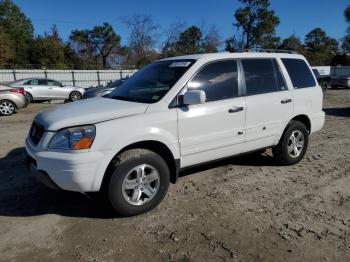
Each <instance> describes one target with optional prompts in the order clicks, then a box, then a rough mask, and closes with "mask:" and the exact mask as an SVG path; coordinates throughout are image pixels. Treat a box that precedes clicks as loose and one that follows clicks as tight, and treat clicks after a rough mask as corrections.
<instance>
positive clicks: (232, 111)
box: [228, 106, 244, 114]
mask: <svg viewBox="0 0 350 262" xmlns="http://www.w3.org/2000/svg"><path fill="white" fill-rule="evenodd" d="M243 109H244V108H243V107H242V106H235V107H232V108H230V109H229V110H228V112H229V113H230V114H231V113H237V112H240V111H243Z"/></svg>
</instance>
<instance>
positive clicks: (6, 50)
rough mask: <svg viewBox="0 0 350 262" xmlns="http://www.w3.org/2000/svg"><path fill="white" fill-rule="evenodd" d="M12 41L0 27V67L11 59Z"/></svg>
mask: <svg viewBox="0 0 350 262" xmlns="http://www.w3.org/2000/svg"><path fill="white" fill-rule="evenodd" d="M11 46H12V41H11V39H10V37H9V35H8V34H6V33H5V32H4V30H3V29H2V27H1V26H0V67H2V65H4V64H8V63H9V61H11V60H12V59H13V49H12V48H11Z"/></svg>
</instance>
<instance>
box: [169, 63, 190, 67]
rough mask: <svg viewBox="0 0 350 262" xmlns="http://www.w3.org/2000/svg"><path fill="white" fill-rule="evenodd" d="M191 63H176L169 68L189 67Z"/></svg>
mask: <svg viewBox="0 0 350 262" xmlns="http://www.w3.org/2000/svg"><path fill="white" fill-rule="evenodd" d="M190 64H191V62H174V63H172V64H171V65H170V66H169V67H188V66H189V65H190Z"/></svg>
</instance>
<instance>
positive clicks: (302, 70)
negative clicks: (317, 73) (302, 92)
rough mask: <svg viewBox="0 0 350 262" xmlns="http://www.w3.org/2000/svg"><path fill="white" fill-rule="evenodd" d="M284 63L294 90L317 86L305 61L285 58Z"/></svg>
mask: <svg viewBox="0 0 350 262" xmlns="http://www.w3.org/2000/svg"><path fill="white" fill-rule="evenodd" d="M282 62H283V64H284V66H285V67H286V69H287V71H288V74H289V77H290V79H291V80H292V83H293V86H294V88H305V87H312V86H315V85H316V82H315V79H314V77H313V75H312V73H311V70H310V68H309V67H308V66H307V64H306V63H305V61H304V60H301V59H292V58H283V59H282Z"/></svg>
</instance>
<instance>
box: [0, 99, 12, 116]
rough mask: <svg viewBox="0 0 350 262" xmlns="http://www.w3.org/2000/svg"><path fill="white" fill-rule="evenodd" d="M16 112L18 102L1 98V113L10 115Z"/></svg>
mask: <svg viewBox="0 0 350 262" xmlns="http://www.w3.org/2000/svg"><path fill="white" fill-rule="evenodd" d="M15 112H16V104H15V103H13V102H12V101H10V100H0V115H2V116H10V115H12V114H14V113H15Z"/></svg>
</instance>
